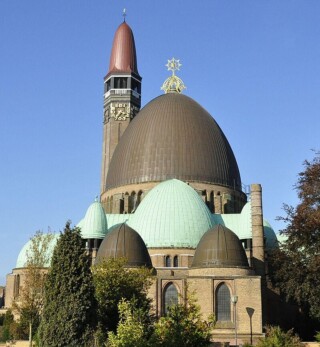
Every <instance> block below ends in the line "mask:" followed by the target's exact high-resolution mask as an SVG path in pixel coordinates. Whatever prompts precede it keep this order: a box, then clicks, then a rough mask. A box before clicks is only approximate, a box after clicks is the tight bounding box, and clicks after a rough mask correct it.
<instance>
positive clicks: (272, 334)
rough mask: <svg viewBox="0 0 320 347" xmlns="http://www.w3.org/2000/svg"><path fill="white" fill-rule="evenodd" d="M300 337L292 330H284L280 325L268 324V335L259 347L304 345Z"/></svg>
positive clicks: (296, 346) (299, 346)
mask: <svg viewBox="0 0 320 347" xmlns="http://www.w3.org/2000/svg"><path fill="white" fill-rule="evenodd" d="M303 346H304V344H303V343H302V342H301V340H300V339H299V337H298V336H297V335H295V334H294V333H293V331H292V330H289V331H287V332H284V331H282V330H281V329H280V327H278V326H268V327H267V328H266V337H265V338H264V339H261V340H260V341H259V342H258V344H257V347H303Z"/></svg>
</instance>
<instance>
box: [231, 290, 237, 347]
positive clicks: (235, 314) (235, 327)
mask: <svg viewBox="0 0 320 347" xmlns="http://www.w3.org/2000/svg"><path fill="white" fill-rule="evenodd" d="M231 302H232V303H233V318H234V319H233V320H234V337H235V340H236V346H238V335H237V311H236V308H237V307H236V305H237V302H238V295H232V296H231Z"/></svg>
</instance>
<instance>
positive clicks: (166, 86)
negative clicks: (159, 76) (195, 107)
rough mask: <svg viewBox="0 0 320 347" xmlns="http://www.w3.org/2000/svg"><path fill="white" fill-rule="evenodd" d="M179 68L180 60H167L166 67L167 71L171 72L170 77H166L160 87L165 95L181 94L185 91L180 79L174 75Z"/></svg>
mask: <svg viewBox="0 0 320 347" xmlns="http://www.w3.org/2000/svg"><path fill="white" fill-rule="evenodd" d="M181 66H182V64H181V63H180V59H175V58H172V59H171V60H170V59H168V63H167V64H166V67H167V68H168V71H172V76H170V77H168V78H167V79H166V80H165V81H164V83H163V85H162V87H161V90H164V92H165V93H182V91H183V90H184V89H186V86H185V85H184V83H183V81H182V80H181V78H179V77H178V76H176V74H175V71H179V70H180V67H181Z"/></svg>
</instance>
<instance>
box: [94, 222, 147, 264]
mask: <svg viewBox="0 0 320 347" xmlns="http://www.w3.org/2000/svg"><path fill="white" fill-rule="evenodd" d="M106 258H126V259H127V266H128V267H138V266H146V267H148V268H152V263H151V259H150V255H149V252H148V250H147V247H146V245H145V243H144V242H143V240H142V238H141V236H140V235H139V234H138V233H137V232H136V231H135V230H134V229H132V228H130V227H129V226H128V225H127V224H125V223H123V224H120V225H116V226H114V227H113V228H111V231H109V232H108V234H107V236H106V237H105V238H104V240H103V241H102V243H101V246H100V248H99V251H98V254H97V258H96V263H99V262H100V261H102V260H103V259H106Z"/></svg>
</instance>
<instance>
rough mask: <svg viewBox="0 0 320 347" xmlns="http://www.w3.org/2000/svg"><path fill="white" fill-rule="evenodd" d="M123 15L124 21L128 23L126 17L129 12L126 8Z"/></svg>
mask: <svg viewBox="0 0 320 347" xmlns="http://www.w3.org/2000/svg"><path fill="white" fill-rule="evenodd" d="M122 15H123V21H124V22H125V21H126V16H127V10H126V9H125V8H124V9H123V11H122Z"/></svg>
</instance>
